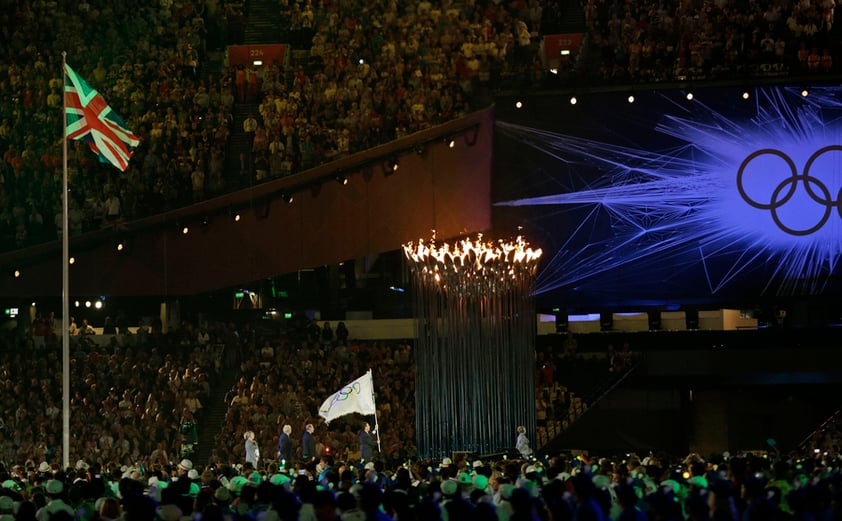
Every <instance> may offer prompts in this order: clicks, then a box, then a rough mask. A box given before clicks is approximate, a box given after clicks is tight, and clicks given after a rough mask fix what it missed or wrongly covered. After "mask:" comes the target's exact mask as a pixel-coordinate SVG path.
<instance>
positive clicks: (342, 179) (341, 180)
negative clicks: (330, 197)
mask: <svg viewBox="0 0 842 521" xmlns="http://www.w3.org/2000/svg"><path fill="white" fill-rule="evenodd" d="M334 179H336V182H337V183H339V184H341V185H342V186H345V185H347V184H348V178H347V177H345V176H344V175H338V176H336V177H335V178H334Z"/></svg>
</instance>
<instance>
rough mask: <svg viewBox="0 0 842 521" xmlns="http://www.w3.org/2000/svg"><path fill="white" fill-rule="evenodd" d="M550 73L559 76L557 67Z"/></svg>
mask: <svg viewBox="0 0 842 521" xmlns="http://www.w3.org/2000/svg"><path fill="white" fill-rule="evenodd" d="M550 73H552V74H558V69H556V68H555V67H553V68H552V69H550Z"/></svg>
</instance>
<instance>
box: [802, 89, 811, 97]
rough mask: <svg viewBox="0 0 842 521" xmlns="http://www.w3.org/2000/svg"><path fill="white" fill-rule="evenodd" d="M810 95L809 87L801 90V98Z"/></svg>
mask: <svg viewBox="0 0 842 521" xmlns="http://www.w3.org/2000/svg"><path fill="white" fill-rule="evenodd" d="M809 95H810V89H808V88H807V87H804V88H803V89H801V97H802V98H806V97H807V96H809Z"/></svg>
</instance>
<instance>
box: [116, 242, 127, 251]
mask: <svg viewBox="0 0 842 521" xmlns="http://www.w3.org/2000/svg"><path fill="white" fill-rule="evenodd" d="M116 249H117V252H118V253H119V252H122V251H123V250H125V249H126V243H125V242H123V241H120V242H118V243H117V246H116Z"/></svg>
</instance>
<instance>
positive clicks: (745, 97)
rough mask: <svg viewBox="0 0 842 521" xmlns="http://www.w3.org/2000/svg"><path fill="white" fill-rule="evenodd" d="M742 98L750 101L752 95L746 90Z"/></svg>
mask: <svg viewBox="0 0 842 521" xmlns="http://www.w3.org/2000/svg"><path fill="white" fill-rule="evenodd" d="M741 96H742V98H743V99H749V98H750V97H751V94H750V93H749V91H748V90H744V91H743V93H742V95H741Z"/></svg>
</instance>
